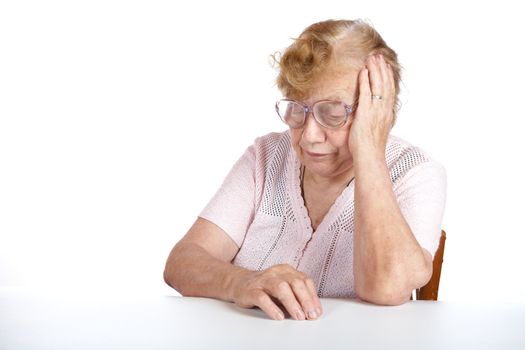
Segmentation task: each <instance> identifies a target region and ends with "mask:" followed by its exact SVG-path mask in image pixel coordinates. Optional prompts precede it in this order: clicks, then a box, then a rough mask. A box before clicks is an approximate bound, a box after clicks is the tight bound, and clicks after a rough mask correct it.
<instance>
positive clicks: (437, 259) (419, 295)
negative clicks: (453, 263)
mask: <svg viewBox="0 0 525 350" xmlns="http://www.w3.org/2000/svg"><path fill="white" fill-rule="evenodd" d="M446 239H447V234H446V233H445V231H443V230H442V231H441V238H440V239H439V247H438V249H437V250H436V254H434V261H433V262H432V265H433V266H432V277H431V278H430V281H428V283H427V284H425V285H424V286H423V287H421V288H419V289H416V300H437V298H438V289H439V279H440V278H441V265H442V264H443V253H444V252H445V240H446Z"/></svg>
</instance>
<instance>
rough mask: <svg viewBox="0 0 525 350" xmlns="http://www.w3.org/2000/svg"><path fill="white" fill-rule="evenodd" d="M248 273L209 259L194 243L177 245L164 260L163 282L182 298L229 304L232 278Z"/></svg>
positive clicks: (211, 258) (228, 264) (232, 284)
mask: <svg viewBox="0 0 525 350" xmlns="http://www.w3.org/2000/svg"><path fill="white" fill-rule="evenodd" d="M248 272H249V270H246V269H244V268H242V267H239V266H235V265H233V264H231V263H228V262H224V261H221V260H219V259H217V258H215V257H213V256H211V255H210V254H209V253H208V252H207V251H206V250H205V249H204V248H202V247H201V246H199V245H197V244H194V243H182V242H181V243H178V244H177V245H175V247H174V248H173V250H172V252H171V253H170V256H169V257H168V261H167V262H166V267H165V270H164V280H165V281H166V283H167V284H168V285H170V286H171V287H173V288H174V289H175V290H177V291H178V292H179V293H180V294H182V295H183V296H194V297H209V298H216V299H221V300H225V301H233V288H234V281H235V278H236V277H237V276H239V275H241V274H245V273H248Z"/></svg>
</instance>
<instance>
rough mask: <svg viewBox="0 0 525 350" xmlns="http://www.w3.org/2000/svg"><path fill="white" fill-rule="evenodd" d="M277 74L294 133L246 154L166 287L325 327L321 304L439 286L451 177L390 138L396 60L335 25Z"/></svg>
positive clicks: (284, 61) (362, 33) (371, 38)
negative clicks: (438, 255)
mask: <svg viewBox="0 0 525 350" xmlns="http://www.w3.org/2000/svg"><path fill="white" fill-rule="evenodd" d="M278 65H279V68H280V70H279V76H278V78H277V86H278V87H279V89H280V90H281V92H282V94H283V99H281V100H280V101H278V102H277V103H276V111H277V113H278V115H279V116H280V118H281V119H282V120H283V122H284V123H286V124H287V125H288V126H289V130H287V131H285V132H282V133H271V134H268V135H265V136H262V137H259V138H257V139H256V140H255V142H254V144H253V145H251V146H250V147H248V149H247V150H246V152H245V153H244V154H243V155H242V157H241V158H240V159H239V160H238V161H237V163H236V164H235V165H234V166H233V168H232V170H231V171H230V173H229V174H228V176H227V177H226V179H225V180H224V183H223V184H222V187H221V188H220V189H219V191H218V192H217V193H216V194H215V196H214V197H213V198H212V200H211V201H210V202H209V204H208V205H207V206H206V207H205V208H204V210H203V211H202V212H201V214H200V215H199V217H198V218H197V220H196V221H195V223H194V224H193V226H192V227H191V228H190V230H189V231H188V233H187V234H186V235H185V236H184V237H183V238H182V239H181V240H180V241H179V242H178V243H177V244H176V245H175V247H174V248H173V250H172V251H171V253H170V255H169V257H168V260H167V263H166V268H165V271H164V279H165V281H166V283H168V284H169V285H170V286H172V287H173V288H175V289H176V290H177V291H179V292H180V293H181V294H182V295H184V296H201V297H211V298H218V299H222V300H227V301H231V302H235V304H237V305H239V306H240V307H244V308H250V307H259V308H260V309H262V310H263V311H264V312H265V313H266V314H267V315H268V316H269V317H271V318H272V319H276V320H282V319H284V317H285V314H284V312H283V311H287V312H288V314H289V315H290V316H291V317H292V318H293V319H296V320H305V319H309V320H313V319H316V318H318V317H319V316H321V314H322V312H323V311H322V305H321V302H320V297H345V298H359V299H361V300H364V301H368V302H371V303H375V304H381V305H398V304H402V303H404V302H405V301H407V300H409V299H410V296H411V292H412V290H414V289H416V288H419V287H421V286H423V285H425V284H426V283H427V282H428V280H429V279H430V277H431V275H432V259H433V255H434V253H435V251H436V249H437V246H438V243H439V237H440V231H441V220H442V216H443V210H444V205H445V188H446V175H445V170H444V168H443V167H442V166H441V165H440V164H439V163H437V162H436V161H433V160H432V159H431V158H430V157H429V156H428V155H427V154H426V153H425V152H424V151H423V150H422V149H420V148H418V147H415V146H413V145H411V144H409V143H408V142H406V141H404V140H402V139H401V138H398V137H395V136H392V135H390V130H391V128H392V126H393V125H394V122H395V120H396V111H397V105H398V93H399V82H400V65H399V63H398V61H397V55H396V53H395V52H394V51H393V50H392V49H391V48H389V47H388V46H387V45H386V43H385V42H384V40H383V39H382V38H381V36H380V35H379V34H378V33H377V32H376V31H375V30H374V29H373V28H372V27H371V26H369V25H368V24H366V23H364V22H362V21H349V20H339V21H334V20H329V21H324V22H320V23H315V24H313V25H311V26H309V27H308V28H306V29H305V30H304V32H303V33H302V34H301V35H300V36H299V38H297V39H296V40H295V41H294V42H293V44H292V45H291V46H290V47H288V48H287V49H286V50H285V51H284V53H283V54H282V56H281V57H280V59H279V60H278Z"/></svg>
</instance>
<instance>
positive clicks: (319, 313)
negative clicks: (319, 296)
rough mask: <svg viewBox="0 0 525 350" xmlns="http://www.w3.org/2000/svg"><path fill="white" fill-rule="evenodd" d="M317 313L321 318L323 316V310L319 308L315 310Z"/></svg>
mask: <svg viewBox="0 0 525 350" xmlns="http://www.w3.org/2000/svg"><path fill="white" fill-rule="evenodd" d="M315 311H317V314H318V315H319V316H321V314H322V312H321V309H319V308H318V309H315Z"/></svg>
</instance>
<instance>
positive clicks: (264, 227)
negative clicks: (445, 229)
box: [199, 131, 446, 298]
mask: <svg viewBox="0 0 525 350" xmlns="http://www.w3.org/2000/svg"><path fill="white" fill-rule="evenodd" d="M385 155H386V163H387V166H388V168H389V171H390V179H391V181H392V188H393V191H394V193H395V195H396V198H397V201H398V204H399V207H400V209H401V212H402V214H403V216H404V218H405V220H406V221H407V223H408V225H409V226H410V228H411V230H412V233H413V234H414V236H415V237H416V239H417V241H418V242H419V244H420V245H421V247H423V248H424V249H426V250H428V251H429V252H430V253H431V254H432V257H433V256H434V254H435V252H436V249H437V247H438V244H439V238H440V233H441V223H442V218H443V212H444V208H445V200H446V172H445V169H444V167H443V166H442V165H441V164H439V163H438V162H436V161H434V160H432V159H431V158H430V157H429V156H428V155H427V154H426V152H425V151H423V150H422V149H420V148H418V147H415V146H413V145H411V144H410V143H408V142H406V141H404V140H403V139H401V138H399V137H396V136H393V135H390V136H389V138H388V142H387V146H386V153H385ZM300 167H301V164H300V162H299V159H298V158H297V156H296V154H295V151H294V150H293V148H292V145H291V138H290V133H289V131H284V132H281V133H270V134H268V135H265V136H262V137H259V138H257V139H256V140H255V142H254V144H253V145H251V146H249V147H248V148H247V149H246V151H245V152H244V154H243V155H242V156H241V157H240V159H239V160H238V161H237V162H236V163H235V165H234V166H233V168H232V169H231V170H230V172H229V174H228V175H227V176H226V178H225V180H224V182H223V184H222V186H221V187H220V188H219V190H218V191H217V193H216V194H215V195H214V196H213V198H212V199H211V200H210V202H209V203H208V205H207V206H206V207H205V208H204V209H203V211H202V212H201V213H200V215H199V216H200V217H202V218H204V219H206V220H209V221H211V222H213V223H214V224H216V225H217V226H219V227H220V228H221V229H223V230H224V231H225V232H226V233H227V234H228V235H229V236H230V237H231V238H232V240H233V241H234V242H235V243H236V244H237V246H238V247H239V251H238V253H237V255H236V256H235V258H234V259H233V261H232V263H233V264H234V265H237V266H241V267H244V268H247V269H250V270H254V271H257V270H264V269H267V268H269V267H271V266H273V265H276V264H290V265H292V266H293V267H295V268H296V269H297V270H299V271H302V272H304V273H306V274H307V275H308V276H309V277H310V278H312V279H313V280H314V282H315V284H316V287H317V294H318V295H319V296H320V297H344V298H353V297H356V293H355V288H354V274H353V270H354V269H353V267H354V263H353V246H354V244H353V234H354V192H355V187H354V184H355V181H352V182H350V184H349V185H348V186H347V187H346V188H345V189H344V190H343V192H342V193H341V194H340V195H339V197H338V198H337V199H336V200H335V202H334V203H333V205H332V206H331V208H330V209H329V211H328V212H327V214H326V215H325V217H324V218H323V220H322V222H321V223H320V224H319V226H318V227H317V229H316V230H315V232H314V231H313V229H312V226H311V221H310V218H309V216H308V210H307V209H306V206H305V204H304V200H303V197H302V195H301V184H300Z"/></svg>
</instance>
